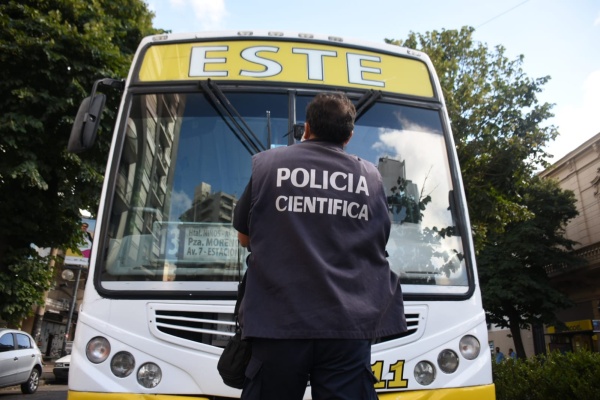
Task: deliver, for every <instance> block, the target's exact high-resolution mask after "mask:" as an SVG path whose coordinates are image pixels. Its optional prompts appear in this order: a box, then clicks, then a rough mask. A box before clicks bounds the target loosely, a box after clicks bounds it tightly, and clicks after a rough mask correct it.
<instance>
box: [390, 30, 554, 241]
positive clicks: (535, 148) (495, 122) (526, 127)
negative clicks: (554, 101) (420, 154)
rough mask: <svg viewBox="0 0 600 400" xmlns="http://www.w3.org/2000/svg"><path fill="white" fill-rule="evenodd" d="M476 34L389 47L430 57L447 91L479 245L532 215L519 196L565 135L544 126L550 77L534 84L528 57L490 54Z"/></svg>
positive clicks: (430, 35) (415, 39)
mask: <svg viewBox="0 0 600 400" xmlns="http://www.w3.org/2000/svg"><path fill="white" fill-rule="evenodd" d="M473 32H474V29H473V28H470V27H463V28H462V29H461V30H460V31H457V30H442V31H441V32H437V31H433V32H427V33H425V34H417V33H410V34H409V36H408V38H407V39H406V40H404V41H401V40H389V39H387V40H386V41H387V42H388V43H392V44H397V45H402V46H406V47H409V48H412V49H417V50H421V51H423V52H425V53H426V54H428V55H429V57H430V58H431V60H432V62H433V64H434V66H435V68H436V70H437V73H438V76H439V78H440V84H441V86H442V92H443V95H444V98H445V100H446V105H447V108H448V114H449V116H450V121H451V126H452V133H453V136H454V141H455V144H456V148H457V152H458V158H459V162H460V166H461V169H462V172H463V180H464V185H465V191H466V194H467V198H468V200H469V214H470V216H471V222H472V224H473V232H474V237H475V245H476V248H477V249H481V248H482V246H483V245H484V244H485V241H486V237H487V235H488V234H489V233H490V232H502V231H503V230H504V228H505V226H506V225H507V224H508V223H509V222H511V221H513V220H515V219H525V218H528V217H530V216H531V215H530V213H529V212H528V211H527V209H526V208H524V207H523V206H522V205H521V204H520V200H519V195H518V190H519V188H520V187H522V186H524V185H527V182H528V179H529V178H530V177H531V176H532V174H533V172H534V171H535V170H536V169H537V168H538V167H540V166H546V162H545V161H544V159H545V157H547V156H548V155H547V154H546V153H545V152H544V150H543V147H544V146H545V145H546V143H548V142H549V141H550V140H553V139H554V138H555V137H556V135H557V131H556V128H555V127H554V126H551V125H549V126H544V125H543V122H544V121H545V120H547V119H548V118H550V117H552V116H553V114H552V113H551V112H550V110H551V108H552V105H550V104H548V103H544V104H539V103H538V100H537V98H536V94H537V93H539V92H540V91H541V90H542V86H543V85H544V84H545V83H546V82H547V81H548V80H549V79H550V78H549V77H543V78H538V79H531V78H529V77H527V76H526V75H525V73H524V72H523V70H522V69H521V65H522V63H523V59H524V58H523V56H520V57H518V58H517V59H516V60H512V61H510V60H508V59H507V58H506V57H505V55H504V52H505V49H504V48H503V47H502V46H497V47H496V48H495V49H494V51H490V50H489V49H488V48H487V46H486V45H485V44H482V43H478V42H475V41H474V40H473V38H472V34H473Z"/></svg>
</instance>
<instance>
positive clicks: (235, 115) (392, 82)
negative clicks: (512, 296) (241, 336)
mask: <svg viewBox="0 0 600 400" xmlns="http://www.w3.org/2000/svg"><path fill="white" fill-rule="evenodd" d="M103 85H109V86H112V87H113V88H112V89H106V90H114V88H117V89H122V91H123V97H122V101H121V105H120V108H119V113H118V116H117V121H116V126H115V130H114V136H113V139H112V146H111V150H110V154H109V159H108V166H107V171H106V178H105V182H104V187H103V191H102V198H101V203H100V209H99V211H98V220H97V225H96V230H95V239H94V247H93V250H92V256H91V262H90V270H89V280H88V282H87V285H86V289H85V296H84V300H83V303H82V305H81V307H80V310H79V315H78V324H77V332H76V335H75V341H74V346H73V353H72V365H71V371H70V376H69V397H68V398H69V400H88V399H89V400H91V399H94V400H100V399H102V400H128V399H130V400H134V399H145V398H149V397H148V396H150V395H151V396H152V398H153V399H157V400H161V399H162V400H167V399H168V400H174V399H181V400H184V399H190V398H195V399H227V398H239V396H240V391H239V390H236V389H233V388H230V387H227V386H226V385H224V384H223V382H222V380H221V378H220V376H219V374H218V372H217V361H218V359H219V355H220V354H221V352H222V348H223V347H224V345H225V343H226V342H227V339H228V337H229V336H231V335H232V332H233V329H234V322H233V318H232V314H233V308H234V302H235V297H236V291H237V286H238V281H239V279H240V277H241V276H242V275H243V273H244V271H245V269H246V264H245V257H246V255H247V254H246V253H245V250H244V249H243V248H242V247H240V246H239V245H238V242H237V237H236V232H235V231H234V229H233V227H232V225H231V222H232V212H233V209H234V207H235V205H236V201H237V199H238V198H239V197H240V196H241V194H242V192H243V190H244V188H245V186H246V184H247V183H248V180H249V178H250V171H251V156H252V155H253V154H256V153H257V152H260V151H269V149H271V148H274V147H277V146H291V145H294V143H296V142H297V140H299V137H300V135H301V133H302V128H303V123H304V118H305V109H306V105H307V104H308V103H309V101H310V100H311V99H312V98H313V97H314V96H315V94H317V93H319V92H322V91H341V92H344V93H346V94H347V96H349V97H350V98H351V99H352V101H353V102H354V103H355V105H356V108H357V110H358V112H357V120H356V126H355V131H354V137H353V139H352V141H350V144H349V145H348V147H347V149H346V150H347V151H348V152H349V153H353V154H356V155H358V156H360V157H362V158H363V159H366V160H368V161H371V162H372V163H374V164H375V165H376V166H377V167H378V168H379V171H380V172H381V175H382V176H383V179H384V182H385V184H386V190H387V196H388V202H389V210H390V218H391V220H392V221H393V224H392V229H391V235H390V240H389V243H388V245H387V252H388V254H389V262H390V265H391V268H392V269H393V270H394V271H395V272H396V273H397V274H399V275H400V277H401V282H402V288H403V291H404V296H405V302H406V303H405V306H406V318H407V321H408V326H409V329H408V331H407V332H406V333H405V334H403V335H400V336H396V337H382V338H377V339H376V340H374V341H373V345H372V369H373V372H374V374H375V376H376V377H377V378H378V383H377V384H376V389H377V392H378V394H379V398H380V399H381V400H384V399H385V400H392V399H403V400H410V399H446V400H450V399H452V400H468V399H471V400H482V399H494V398H495V391H494V385H493V382H492V372H491V355H490V351H489V349H488V338H487V329H486V322H485V315H484V311H483V308H482V303H481V295H480V289H479V285H478V280H477V269H476V264H475V257H474V250H473V242H472V238H471V230H470V224H469V217H468V214H467V207H466V203H465V195H464V190H463V187H462V181H461V173H460V168H459V165H458V161H457V155H456V151H455V146H454V142H453V138H452V133H451V131H450V124H449V120H448V115H447V112H446V108H445V105H444V100H443V97H442V90H441V87H440V84H439V81H438V78H437V76H436V74H435V71H434V68H433V66H432V64H431V61H430V60H429V58H428V57H427V55H425V54H423V53H421V52H418V51H413V50H409V49H405V48H401V47H398V46H392V45H387V44H384V43H381V44H374V43H365V42H361V41H354V40H348V39H346V38H341V37H332V36H319V35H313V34H297V33H296V34H291V33H283V32H252V31H243V32H216V33H204V32H203V33H197V34H189V35H187V34H167V35H159V36H153V37H148V38H146V39H144V40H143V41H142V43H141V44H140V46H139V49H138V51H137V53H136V55H135V57H134V60H133V65H132V67H131V71H130V73H129V76H128V77H127V79H126V80H123V81H117V80H113V79H102V80H100V81H98V82H97V84H96V85H94V88H93V91H92V95H91V96H90V97H88V98H87V99H86V100H84V102H83V103H82V107H81V108H80V112H79V114H78V117H77V119H76V122H75V125H74V128H73V132H72V136H71V139H70V143H69V149H70V150H71V151H74V152H81V151H83V150H85V149H87V148H89V147H90V146H92V145H93V141H94V137H95V132H96V129H97V124H98V121H99V119H100V113H101V110H102V106H103V104H104V97H105V96H104V95H102V94H98V93H96V92H97V90H99V89H100V88H101V87H103ZM305 398H306V399H309V398H310V390H308V391H307V394H306V397H305Z"/></svg>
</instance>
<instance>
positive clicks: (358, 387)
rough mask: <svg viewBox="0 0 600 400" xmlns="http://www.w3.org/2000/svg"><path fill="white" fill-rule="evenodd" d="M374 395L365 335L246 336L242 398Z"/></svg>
mask: <svg viewBox="0 0 600 400" xmlns="http://www.w3.org/2000/svg"><path fill="white" fill-rule="evenodd" d="M309 382H310V390H311V393H312V398H313V399H314V400H334V399H335V400H377V395H376V393H375V388H374V386H373V385H374V384H375V377H374V376H373V373H372V371H371V343H370V341H369V340H345V339H298V340H296V339H289V340H288V339H257V338H254V339H252V359H251V360H250V363H249V364H248V368H247V369H246V381H245V383H244V389H243V391H242V400H297V399H298V400H299V399H302V397H303V396H304V392H305V391H306V387H307V384H308V383H309Z"/></svg>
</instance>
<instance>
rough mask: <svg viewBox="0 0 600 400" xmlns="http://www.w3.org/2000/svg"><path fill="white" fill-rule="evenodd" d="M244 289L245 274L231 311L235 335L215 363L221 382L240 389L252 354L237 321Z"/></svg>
mask: <svg viewBox="0 0 600 400" xmlns="http://www.w3.org/2000/svg"><path fill="white" fill-rule="evenodd" d="M245 291H246V274H244V277H243V278H242V282H240V284H239V286H238V296H237V301H236V302H235V309H234V311H233V318H234V320H235V335H233V336H232V337H231V338H230V339H229V341H228V342H227V346H225V349H224V350H223V353H222V354H221V357H220V358H219V363H218V364H217V370H218V371H219V375H221V378H223V382H224V383H225V384H226V385H227V386H231V387H233V388H236V389H242V388H243V387H244V380H245V379H246V367H247V366H248V362H249V361H250V356H251V355H252V347H251V344H250V342H249V341H247V340H242V329H241V327H240V324H239V321H238V314H239V311H240V303H241V302H242V299H243V298H244V292H245Z"/></svg>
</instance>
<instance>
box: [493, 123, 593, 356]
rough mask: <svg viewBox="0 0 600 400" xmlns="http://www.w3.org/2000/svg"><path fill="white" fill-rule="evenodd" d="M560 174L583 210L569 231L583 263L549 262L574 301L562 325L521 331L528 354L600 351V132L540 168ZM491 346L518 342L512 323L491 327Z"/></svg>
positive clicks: (548, 175)
mask: <svg viewBox="0 0 600 400" xmlns="http://www.w3.org/2000/svg"><path fill="white" fill-rule="evenodd" d="M540 176H541V177H542V178H544V179H554V180H556V181H557V182H558V184H559V186H560V187H561V188H562V189H564V190H571V191H572V192H573V193H574V194H575V198H576V200H577V202H576V206H577V211H578V212H579V215H578V216H577V217H576V218H574V219H572V220H571V221H569V223H568V224H567V226H566V230H565V237H566V238H568V239H570V240H573V241H575V242H577V245H576V246H575V250H574V251H575V253H576V255H578V256H579V257H581V258H582V259H583V260H584V261H585V262H584V264H583V265H581V266H577V267H566V266H564V265H552V266H549V267H548V268H547V272H548V275H549V277H550V279H551V284H552V285H553V286H554V287H555V288H556V289H558V290H560V291H561V292H562V293H564V294H566V295H567V296H568V297H569V298H570V299H571V300H572V301H573V303H574V306H573V307H572V308H569V309H567V310H562V311H560V312H558V315H557V316H558V319H559V320H560V321H561V322H563V323H564V326H562V327H552V326H551V327H532V329H530V330H524V331H522V332H521V337H522V338H523V344H524V347H525V352H526V354H527V355H528V356H531V355H534V354H539V353H541V352H545V351H553V350H559V351H577V350H581V349H587V350H592V351H600V346H599V344H600V133H598V134H596V135H595V136H594V137H592V138H590V139H589V140H587V141H586V142H585V143H583V144H582V145H581V146H579V147H577V148H576V149H575V150H573V151H571V152H570V153H568V154H567V155H566V156H564V157H563V158H561V159H560V160H558V161H557V162H555V163H554V164H553V165H552V166H550V167H549V168H547V169H546V170H544V171H542V172H541V173H540ZM489 340H490V343H489V345H490V350H491V351H492V353H494V351H495V348H496V347H499V348H500V350H501V351H502V352H504V353H505V354H506V353H507V352H508V349H509V348H514V343H513V340H512V338H511V337H510V331H509V330H508V329H499V328H496V327H490V330H489Z"/></svg>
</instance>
